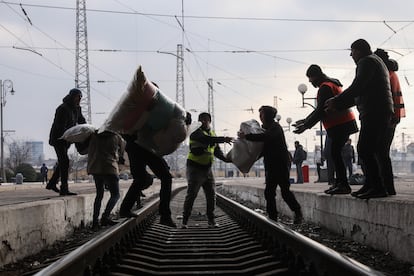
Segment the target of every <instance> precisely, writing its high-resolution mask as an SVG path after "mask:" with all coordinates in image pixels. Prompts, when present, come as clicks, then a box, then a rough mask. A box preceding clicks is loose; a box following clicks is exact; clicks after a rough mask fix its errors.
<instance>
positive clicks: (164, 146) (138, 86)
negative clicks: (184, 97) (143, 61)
mask: <svg viewBox="0 0 414 276" xmlns="http://www.w3.org/2000/svg"><path fill="white" fill-rule="evenodd" d="M185 117H186V112H185V110H184V109H183V108H182V107H181V106H180V105H178V104H177V103H176V102H174V101H172V100H171V99H169V98H168V97H167V96H166V95H164V94H163V93H162V92H161V90H160V89H158V88H157V87H156V86H155V85H154V84H153V83H151V82H150V81H149V80H148V79H147V78H146V76H145V74H144V73H143V71H142V68H141V66H140V67H139V68H138V70H137V71H136V73H135V75H134V77H133V79H132V81H131V83H130V85H129V86H128V90H127V92H126V93H125V94H124V95H123V96H122V97H121V99H120V100H119V102H118V103H117V105H116V106H115V108H114V109H113V111H112V112H111V114H110V116H109V118H108V119H107V120H106V121H105V123H104V124H103V125H102V126H101V127H100V129H99V131H100V132H101V131H104V130H110V131H116V132H119V133H121V134H132V135H134V134H136V135H137V140H136V141H135V142H136V143H138V144H139V145H141V146H142V147H144V148H146V149H148V150H150V151H152V152H154V153H155V154H157V155H167V154H170V153H172V152H174V151H175V150H176V149H177V148H178V147H179V145H180V144H181V142H183V141H184V140H185V138H186V136H187V132H188V129H187V126H186V125H185V122H184V121H185Z"/></svg>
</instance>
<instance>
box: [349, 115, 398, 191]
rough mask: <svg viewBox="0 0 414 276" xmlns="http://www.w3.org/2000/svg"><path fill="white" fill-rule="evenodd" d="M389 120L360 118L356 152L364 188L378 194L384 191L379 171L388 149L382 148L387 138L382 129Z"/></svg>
mask: <svg viewBox="0 0 414 276" xmlns="http://www.w3.org/2000/svg"><path fill="white" fill-rule="evenodd" d="M389 120H390V118H389V117H388V116H386V115H383V116H378V115H377V116H372V117H370V116H366V117H364V118H361V129H360V132H359V140H358V145H357V150H358V154H359V157H360V158H361V160H362V163H363V167H364V174H365V186H366V187H369V188H372V189H373V190H375V192H378V193H382V192H385V191H386V190H385V187H384V179H383V176H382V173H381V169H382V166H383V164H385V163H386V162H387V161H386V160H387V158H389V148H388V149H385V148H384V145H386V140H387V137H388V135H387V131H384V128H387V127H388V124H389Z"/></svg>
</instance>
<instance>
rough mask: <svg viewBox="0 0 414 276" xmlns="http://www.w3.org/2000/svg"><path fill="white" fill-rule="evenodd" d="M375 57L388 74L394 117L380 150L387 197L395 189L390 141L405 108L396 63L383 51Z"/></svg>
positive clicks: (403, 115)
mask: <svg viewBox="0 0 414 276" xmlns="http://www.w3.org/2000/svg"><path fill="white" fill-rule="evenodd" d="M374 53H375V54H376V55H377V56H379V57H380V58H381V59H382V61H384V63H385V65H386V66H387V69H388V71H389V73H390V86H391V94H392V100H393V103H394V116H393V117H392V119H391V123H390V124H389V125H388V127H387V132H386V135H387V136H386V139H385V140H384V145H383V147H382V149H383V150H384V152H383V156H384V158H383V159H382V160H383V161H384V162H383V164H382V170H381V173H382V178H383V179H384V186H385V188H386V189H387V193H388V195H395V194H396V192H395V187H394V174H393V170H392V163H391V159H390V148H391V144H392V140H393V139H394V134H395V128H396V127H397V124H399V123H400V120H401V118H402V117H405V106H404V99H403V96H402V92H401V86H400V81H399V79H398V76H397V73H396V71H398V63H397V61H395V60H393V59H390V58H389V56H388V52H387V51H384V50H383V49H377V50H376V51H375V52H374Z"/></svg>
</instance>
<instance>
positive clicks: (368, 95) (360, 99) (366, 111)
mask: <svg viewBox="0 0 414 276" xmlns="http://www.w3.org/2000/svg"><path fill="white" fill-rule="evenodd" d="M334 99H335V100H334V105H335V107H336V108H337V109H344V108H348V107H350V106H353V105H356V106H357V109H358V111H359V118H360V119H362V118H364V117H365V116H367V117H368V116H369V117H371V118H372V117H377V116H380V117H384V116H390V115H391V114H393V113H394V108H393V101H392V96H391V88H390V80H389V72H388V69H387V67H386V66H385V64H384V63H383V61H382V60H381V58H379V57H378V56H377V55H375V54H371V55H367V56H365V57H362V58H361V59H360V60H359V61H358V63H357V67H356V74H355V79H354V80H353V82H352V84H351V85H350V86H349V87H348V88H347V89H345V90H344V91H343V92H342V93H341V94H339V95H338V96H336V97H335V98H334Z"/></svg>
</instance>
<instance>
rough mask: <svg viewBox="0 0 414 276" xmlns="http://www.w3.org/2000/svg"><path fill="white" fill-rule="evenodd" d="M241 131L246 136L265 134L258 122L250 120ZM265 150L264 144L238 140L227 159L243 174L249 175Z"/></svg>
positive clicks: (241, 127) (243, 124) (243, 123)
mask: <svg viewBox="0 0 414 276" xmlns="http://www.w3.org/2000/svg"><path fill="white" fill-rule="evenodd" d="M240 131H242V132H244V133H245V134H250V133H254V134H256V133H263V132H264V129H263V128H262V127H261V126H260V124H259V123H258V122H257V121H256V120H253V119H252V120H249V121H246V122H242V123H241V124H240ZM262 150H263V142H252V141H248V140H246V139H239V138H238V139H236V140H235V141H234V142H233V148H232V149H231V150H230V151H229V152H228V153H227V158H229V159H230V160H232V163H233V164H234V165H235V166H236V167H237V168H238V169H239V170H240V171H241V172H242V173H248V172H249V171H250V168H251V167H252V166H253V164H254V162H256V161H257V159H259V157H260V154H261V153H262Z"/></svg>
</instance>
